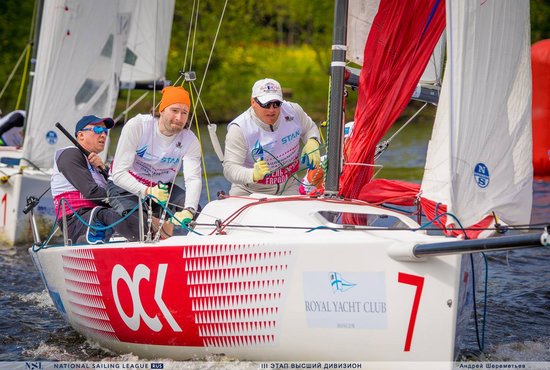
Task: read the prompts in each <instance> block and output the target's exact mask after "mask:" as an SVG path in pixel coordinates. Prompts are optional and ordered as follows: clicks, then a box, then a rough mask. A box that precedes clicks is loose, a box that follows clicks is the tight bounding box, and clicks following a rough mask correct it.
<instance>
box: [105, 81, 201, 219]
mask: <svg viewBox="0 0 550 370" xmlns="http://www.w3.org/2000/svg"><path fill="white" fill-rule="evenodd" d="M190 106H191V100H190V98H189V93H188V92H187V90H185V89H184V88H183V87H181V86H168V87H165V88H164V89H163V90H162V99H161V101H160V104H159V113H158V116H157V115H156V114H155V115H151V114H147V115H145V114H139V115H137V116H136V117H134V118H132V119H130V120H129V121H128V122H127V123H126V124H125V125H124V127H123V129H122V132H121V134H120V139H119V141H118V146H117V149H116V152H115V157H114V159H113V164H112V167H111V176H110V181H109V188H108V191H109V201H110V203H111V205H112V207H113V208H114V209H115V210H116V211H117V212H118V213H119V214H121V215H124V214H126V213H127V212H128V211H130V210H131V209H133V208H134V207H135V206H136V205H137V202H138V197H137V195H140V194H141V196H145V195H148V196H150V197H151V198H152V200H154V202H155V203H153V204H152V208H153V212H154V214H155V216H157V217H158V216H159V215H161V214H163V213H164V210H163V209H162V207H160V206H166V204H167V203H168V204H169V205H170V211H171V212H173V213H174V212H175V214H174V217H171V218H169V221H170V222H171V223H173V224H175V225H182V226H183V225H185V224H187V223H189V222H190V221H191V220H192V219H193V218H194V216H195V213H196V212H197V210H198V206H199V199H200V195H201V189H202V179H201V152H200V147H199V141H198V140H197V137H196V136H195V134H194V133H193V132H192V131H191V130H189V128H188V125H187V120H188V118H189V110H190ZM180 169H182V170H183V175H184V180H185V190H183V189H182V188H180V187H179V186H177V185H176V184H174V181H175V179H176V174H177V173H178V171H179V170H180ZM169 194H170V199H168V195H169ZM159 205H160V206H159Z"/></svg>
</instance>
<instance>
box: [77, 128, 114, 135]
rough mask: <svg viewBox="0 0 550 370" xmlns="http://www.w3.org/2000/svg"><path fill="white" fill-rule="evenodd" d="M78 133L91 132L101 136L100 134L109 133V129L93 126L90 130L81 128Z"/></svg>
mask: <svg viewBox="0 0 550 370" xmlns="http://www.w3.org/2000/svg"><path fill="white" fill-rule="evenodd" d="M80 131H93V132H94V134H97V135H101V134H102V133H105V135H107V134H108V133H109V129H108V128H107V127H103V126H94V127H90V128H83V129H82V130H80Z"/></svg>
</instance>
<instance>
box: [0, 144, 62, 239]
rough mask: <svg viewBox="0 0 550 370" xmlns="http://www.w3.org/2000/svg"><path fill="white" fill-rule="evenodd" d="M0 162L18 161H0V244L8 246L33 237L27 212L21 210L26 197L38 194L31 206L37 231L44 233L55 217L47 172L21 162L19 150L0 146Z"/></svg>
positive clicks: (47, 231) (48, 229) (47, 230)
mask: <svg viewBox="0 0 550 370" xmlns="http://www.w3.org/2000/svg"><path fill="white" fill-rule="evenodd" d="M0 158H1V159H2V162H8V163H10V162H13V163H21V165H23V166H20V165H19V164H16V165H6V164H4V165H1V166H0V176H1V177H2V179H1V181H0V201H1V205H0V245H5V246H11V245H16V244H24V243H27V244H28V243H30V242H32V241H33V236H32V231H31V225H30V218H29V215H25V214H23V210H24V209H25V207H26V205H27V197H29V196H35V197H37V198H38V197H40V196H41V195H42V194H44V193H45V194H44V196H42V198H41V199H40V203H39V204H38V205H37V206H36V207H35V208H34V212H35V215H36V218H35V219H36V222H37V225H38V228H39V230H40V232H41V233H40V234H41V235H48V234H49V231H50V229H51V227H52V225H53V223H54V220H55V211H54V207H53V200H52V196H51V192H50V191H49V190H48V189H49V187H50V176H51V174H50V173H47V172H44V171H41V170H36V169H33V168H30V166H25V162H24V161H21V151H20V150H9V149H0Z"/></svg>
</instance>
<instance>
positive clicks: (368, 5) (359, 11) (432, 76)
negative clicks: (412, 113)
mask: <svg viewBox="0 0 550 370" xmlns="http://www.w3.org/2000/svg"><path fill="white" fill-rule="evenodd" d="M379 6H380V0H350V1H349V9H348V41H347V44H348V45H347V46H348V48H347V52H346V58H347V60H348V61H349V62H351V63H355V64H357V65H359V66H362V65H363V57H364V52H365V44H366V42H367V37H368V35H369V32H370V29H371V27H372V22H373V21H374V17H375V15H376V13H377V12H378V7H379ZM444 53H445V35H444V34H443V35H441V37H440V38H439V41H438V42H437V45H436V47H435V48H434V50H433V52H432V55H431V56H430V61H429V62H428V64H427V65H426V69H425V70H424V73H422V77H420V84H439V85H440V84H441V77H442V76H443V56H444Z"/></svg>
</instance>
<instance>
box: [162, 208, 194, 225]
mask: <svg viewBox="0 0 550 370" xmlns="http://www.w3.org/2000/svg"><path fill="white" fill-rule="evenodd" d="M191 220H193V214H192V213H191V211H189V210H187V209H184V210H183V211H179V212H176V213H174V216H172V217H170V219H169V220H168V221H170V223H171V224H174V225H177V226H180V225H181V226H187V225H189V223H190V222H191Z"/></svg>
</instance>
